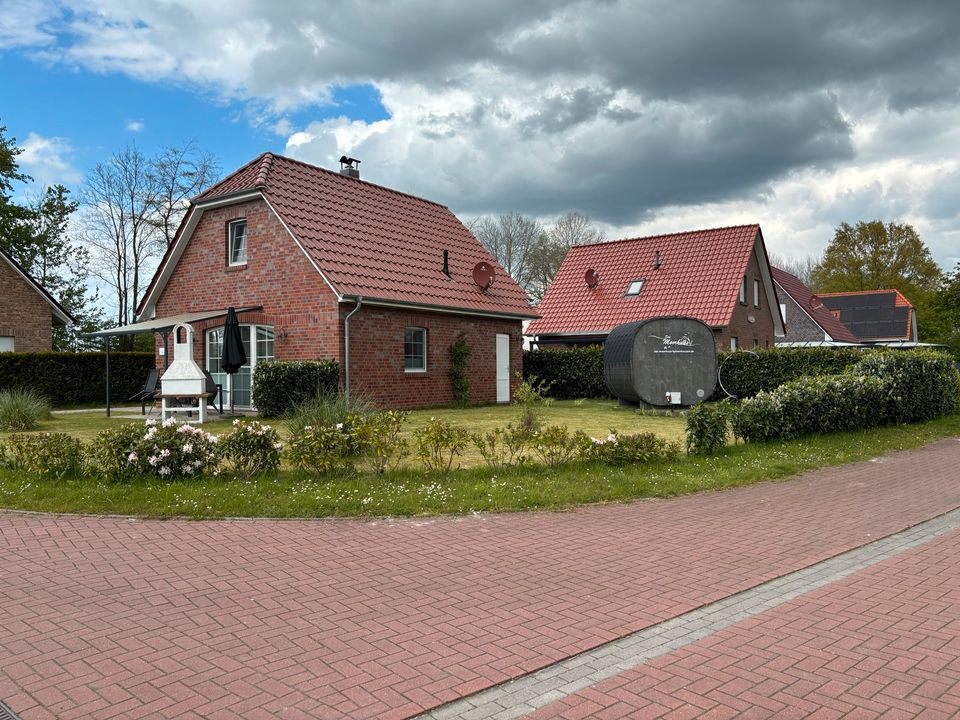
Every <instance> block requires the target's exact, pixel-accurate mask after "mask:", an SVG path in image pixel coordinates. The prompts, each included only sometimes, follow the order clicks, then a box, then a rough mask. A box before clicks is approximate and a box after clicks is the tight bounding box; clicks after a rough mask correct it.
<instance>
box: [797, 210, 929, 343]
mask: <svg viewBox="0 0 960 720" xmlns="http://www.w3.org/2000/svg"><path fill="white" fill-rule="evenodd" d="M812 279H813V290H814V292H818V293H828V292H850V291H856V290H884V289H892V288H895V289H897V290H899V291H900V292H901V293H903V294H904V295H905V296H906V298H907V299H908V300H909V301H910V302H912V303H913V304H914V306H915V307H916V308H917V329H918V331H919V339H920V340H921V341H923V342H931V341H934V342H935V341H936V340H937V339H938V337H939V336H940V335H941V334H942V328H941V327H940V324H941V319H940V317H939V316H938V315H937V313H936V312H935V310H934V308H933V303H934V299H935V298H936V296H937V293H938V291H939V290H940V286H941V284H942V283H943V280H944V275H943V271H942V270H941V269H940V266H939V265H937V263H936V262H934V260H933V257H932V256H931V255H930V250H929V249H928V248H927V246H926V245H925V244H924V242H923V241H922V240H921V239H920V236H919V235H918V234H917V231H916V230H914V229H913V227H912V226H911V225H909V224H907V223H893V222H891V223H887V224H886V225H884V224H883V223H882V222H880V221H879V220H875V221H873V222H859V223H857V225H856V227H853V226H851V225H849V224H847V223H842V224H841V225H840V227H838V228H837V230H836V233H835V235H834V238H833V240H832V241H831V242H830V245H829V246H827V250H826V252H825V253H824V255H823V259H822V260H821V261H820V262H819V263H818V264H817V266H816V267H815V268H814V270H813V278H812Z"/></svg>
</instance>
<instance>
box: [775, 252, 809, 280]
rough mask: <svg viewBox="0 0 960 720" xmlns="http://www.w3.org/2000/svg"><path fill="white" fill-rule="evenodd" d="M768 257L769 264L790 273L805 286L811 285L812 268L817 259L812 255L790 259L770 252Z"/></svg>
mask: <svg viewBox="0 0 960 720" xmlns="http://www.w3.org/2000/svg"><path fill="white" fill-rule="evenodd" d="M769 259H770V264H771V265H773V266H774V267H777V268H780V269H781V270H785V271H786V272H788V273H790V274H791V275H793V276H794V277H795V278H798V279H799V280H800V281H801V282H803V284H804V285H806V286H807V287H812V286H813V270H814V268H816V266H817V259H816V258H815V257H814V256H813V255H807V256H806V257H804V258H799V259H797V258H795V259H790V258H787V257H786V256H784V255H777V254H776V253H770V258H769Z"/></svg>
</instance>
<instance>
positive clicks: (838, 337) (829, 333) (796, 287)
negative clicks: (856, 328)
mask: <svg viewBox="0 0 960 720" xmlns="http://www.w3.org/2000/svg"><path fill="white" fill-rule="evenodd" d="M770 272H771V273H773V281H774V283H776V286H777V297H778V298H779V299H780V315H781V316H783V322H784V325H785V326H786V331H787V332H786V335H784V336H783V337H782V338H779V337H778V338H777V345H801V344H802V345H827V344H844V343H851V344H857V343H859V342H860V341H859V340H858V339H857V336H856V335H854V334H853V333H852V332H850V330H849V329H848V328H847V326H846V325H844V324H843V323H842V322H840V321H839V320H838V319H837V318H836V317H835V316H834V314H833V313H832V312H831V311H830V308H828V307H827V306H826V305H824V304H823V301H821V300H820V298H819V297H817V296H816V295H814V294H813V293H812V292H811V291H810V288H808V287H807V286H806V285H804V284H803V281H802V280H801V279H800V278H798V277H797V276H795V275H791V274H790V273H788V272H787V271H786V270H781V269H780V268H776V267H771V268H770Z"/></svg>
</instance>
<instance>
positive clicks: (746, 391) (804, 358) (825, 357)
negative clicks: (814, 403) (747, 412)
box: [713, 347, 871, 400]
mask: <svg viewBox="0 0 960 720" xmlns="http://www.w3.org/2000/svg"><path fill="white" fill-rule="evenodd" d="M867 352H871V351H867ZM754 353H755V354H754ZM863 357H864V351H862V350H857V349H856V348H829V347H810V348H777V347H773V348H758V349H756V350H751V351H750V352H743V351H740V352H731V351H724V352H721V353H719V354H718V355H717V367H720V368H721V370H720V380H721V381H722V382H723V387H724V388H726V390H727V392H729V393H730V394H731V395H733V396H735V397H738V398H748V397H753V396H754V395H756V394H757V393H758V392H760V391H762V390H766V391H768V392H769V391H771V390H773V389H774V388H777V387H780V386H781V385H783V384H784V383H787V382H790V381H792V380H798V379H800V378H802V377H811V376H814V375H838V374H840V373H842V372H843V371H844V370H846V369H847V368H848V367H850V366H852V365H856V364H857V363H858V362H860V361H861V360H863ZM725 397H727V396H726V394H725V393H724V392H723V390H721V389H720V386H719V385H718V386H717V390H716V392H715V393H714V395H713V399H715V400H719V399H721V398H725Z"/></svg>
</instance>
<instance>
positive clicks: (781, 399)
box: [731, 350, 960, 442]
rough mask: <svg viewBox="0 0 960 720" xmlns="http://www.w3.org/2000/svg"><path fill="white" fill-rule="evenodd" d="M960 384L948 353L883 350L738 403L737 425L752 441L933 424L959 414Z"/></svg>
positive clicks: (737, 432) (741, 435)
mask: <svg viewBox="0 0 960 720" xmlns="http://www.w3.org/2000/svg"><path fill="white" fill-rule="evenodd" d="M958 384H960V378H958V375H957V370H956V368H955V367H954V363H953V358H951V357H950V356H949V355H947V354H945V353H940V352H934V351H929V350H911V351H902V350H891V351H877V352H873V353H870V354H868V355H867V356H866V357H863V358H862V359H861V361H860V362H859V363H857V364H856V365H854V366H852V367H850V368H849V369H847V371H846V372H844V373H843V374H841V375H829V376H817V377H806V378H800V379H799V380H794V381H791V382H788V383H784V384H783V385H781V386H779V387H778V388H776V389H774V390H772V391H770V392H767V391H765V390H761V391H760V392H758V393H757V394H756V396H754V397H752V398H748V399H746V400H743V401H742V402H741V403H740V404H739V405H737V407H736V408H735V410H734V411H733V414H732V416H731V427H732V430H733V434H734V436H735V437H738V438H742V439H743V440H745V441H748V442H749V441H765V440H774V439H778V440H789V439H791V438H795V437H800V436H802V435H809V434H813V433H830V432H840V431H844V430H856V429H861V428H869V427H877V426H879V425H891V424H898V423H911V422H919V421H923V420H931V419H933V418H937V417H941V416H942V415H947V414H949V413H953V412H957V407H958V399H957V396H958Z"/></svg>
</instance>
